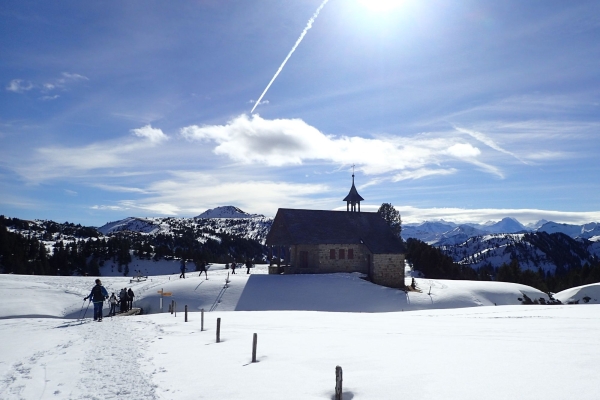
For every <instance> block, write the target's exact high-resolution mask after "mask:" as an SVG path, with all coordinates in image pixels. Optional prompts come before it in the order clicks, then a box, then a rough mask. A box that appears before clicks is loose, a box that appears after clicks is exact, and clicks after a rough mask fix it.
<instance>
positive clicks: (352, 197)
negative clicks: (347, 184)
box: [343, 165, 364, 212]
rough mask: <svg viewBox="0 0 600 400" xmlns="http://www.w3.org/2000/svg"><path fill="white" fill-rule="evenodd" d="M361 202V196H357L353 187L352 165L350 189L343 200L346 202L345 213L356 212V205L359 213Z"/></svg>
mask: <svg viewBox="0 0 600 400" xmlns="http://www.w3.org/2000/svg"><path fill="white" fill-rule="evenodd" d="M363 200H364V199H363V198H362V197H361V195H360V194H358V191H357V190H356V186H354V165H352V187H351V188H350V192H349V193H348V195H347V196H346V197H345V198H344V200H343V201H345V202H346V211H352V212H355V211H357V210H356V205H357V204H358V212H360V202H361V201H363Z"/></svg>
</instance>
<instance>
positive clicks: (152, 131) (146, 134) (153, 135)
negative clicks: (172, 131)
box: [131, 125, 169, 144]
mask: <svg viewBox="0 0 600 400" xmlns="http://www.w3.org/2000/svg"><path fill="white" fill-rule="evenodd" d="M131 133H133V134H134V135H135V136H137V137H141V138H146V139H148V140H149V141H150V142H151V143H155V144H158V143H161V142H164V141H165V140H168V139H169V137H168V136H167V135H165V134H164V133H163V131H162V130H161V129H157V128H153V127H152V126H150V125H146V126H143V127H141V128H137V129H132V130H131Z"/></svg>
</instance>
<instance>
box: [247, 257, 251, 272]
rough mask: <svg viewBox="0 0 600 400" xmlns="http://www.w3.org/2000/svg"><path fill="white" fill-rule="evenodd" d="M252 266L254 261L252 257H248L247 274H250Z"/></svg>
mask: <svg viewBox="0 0 600 400" xmlns="http://www.w3.org/2000/svg"><path fill="white" fill-rule="evenodd" d="M250 268H252V261H250V259H249V258H248V259H246V274H250Z"/></svg>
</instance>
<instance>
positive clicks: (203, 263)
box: [198, 261, 208, 279]
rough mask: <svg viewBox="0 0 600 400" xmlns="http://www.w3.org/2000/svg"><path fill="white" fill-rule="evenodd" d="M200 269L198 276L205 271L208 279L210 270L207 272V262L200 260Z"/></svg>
mask: <svg viewBox="0 0 600 400" xmlns="http://www.w3.org/2000/svg"><path fill="white" fill-rule="evenodd" d="M198 271H200V274H199V275H198V276H202V273H203V272H204V275H205V276H206V279H208V272H206V263H205V262H204V261H199V262H198Z"/></svg>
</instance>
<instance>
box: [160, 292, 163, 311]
mask: <svg viewBox="0 0 600 400" xmlns="http://www.w3.org/2000/svg"><path fill="white" fill-rule="evenodd" d="M162 294H163V289H162V288H160V312H163V306H162V298H163V295H162Z"/></svg>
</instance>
